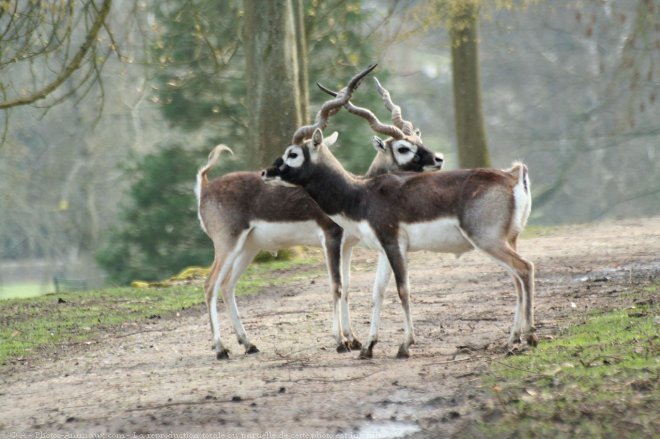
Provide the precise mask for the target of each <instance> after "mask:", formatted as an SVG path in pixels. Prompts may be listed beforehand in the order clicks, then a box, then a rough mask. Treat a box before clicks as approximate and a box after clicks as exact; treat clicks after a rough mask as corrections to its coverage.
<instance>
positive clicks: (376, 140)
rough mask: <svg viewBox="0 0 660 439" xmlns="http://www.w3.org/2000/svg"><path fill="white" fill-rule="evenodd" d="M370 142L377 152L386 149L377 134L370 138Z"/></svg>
mask: <svg viewBox="0 0 660 439" xmlns="http://www.w3.org/2000/svg"><path fill="white" fill-rule="evenodd" d="M371 144H372V145H373V146H374V149H375V150H376V151H379V152H385V151H387V148H385V141H384V140H383V139H381V138H380V137H378V136H373V137H372V138H371Z"/></svg>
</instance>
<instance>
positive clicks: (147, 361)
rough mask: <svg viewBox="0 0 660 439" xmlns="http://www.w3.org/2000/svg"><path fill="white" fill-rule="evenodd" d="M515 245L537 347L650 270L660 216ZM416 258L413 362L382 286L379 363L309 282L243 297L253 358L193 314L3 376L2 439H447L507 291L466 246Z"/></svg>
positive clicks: (367, 269) (364, 298) (487, 358)
mask: <svg viewBox="0 0 660 439" xmlns="http://www.w3.org/2000/svg"><path fill="white" fill-rule="evenodd" d="M519 246H520V252H521V254H523V255H525V256H526V257H527V258H529V259H530V260H532V261H534V262H535V264H536V266H537V295H536V316H537V327H538V329H539V334H540V336H541V341H543V339H544V338H547V337H548V336H552V334H555V333H556V332H558V330H559V329H560V328H562V327H564V326H566V325H567V324H568V322H569V321H571V320H572V319H576V318H579V315H581V314H583V313H584V312H585V310H588V309H591V308H607V307H616V306H621V305H622V304H624V303H626V302H625V301H626V300H630V299H629V298H628V299H626V297H625V293H626V291H627V290H628V289H630V288H632V287H633V286H634V285H639V284H640V283H641V284H645V283H648V282H651V281H652V280H653V279H656V278H657V275H658V272H659V271H660V217H658V218H652V219H638V220H625V221H618V222H607V223H602V224H596V225H588V226H573V227H564V228H560V229H557V230H553V231H552V232H550V233H549V234H547V235H546V236H540V237H536V238H532V239H526V240H523V241H521V242H520V244H519ZM355 260H356V261H355V264H354V267H355V268H354V270H353V278H352V284H351V291H352V295H351V299H352V312H353V321H354V325H355V329H356V331H357V332H358V334H359V336H360V337H361V338H362V339H364V338H365V337H366V334H367V330H368V324H369V315H370V301H371V298H370V296H371V282H372V280H373V268H372V267H373V266H374V264H375V255H374V254H373V253H370V252H367V251H357V252H356V257H355ZM410 267H411V288H412V292H413V304H412V309H413V317H414V322H415V330H416V340H417V344H415V345H414V346H413V347H412V349H411V353H412V358H410V359H409V360H396V359H394V356H395V354H396V351H397V348H398V345H399V343H400V341H401V338H402V328H403V324H402V312H401V307H400V305H399V303H398V297H397V295H396V293H395V292H394V290H393V289H392V287H390V289H389V290H388V295H387V297H386V300H385V305H384V309H383V318H382V323H381V332H380V342H379V344H378V345H377V347H376V348H375V351H374V359H373V360H369V361H364V360H362V361H361V360H358V359H357V353H356V352H353V353H350V354H341V355H340V354H337V353H336V352H335V351H334V342H333V339H332V337H331V335H330V328H331V321H330V316H331V313H330V297H329V293H328V291H327V285H326V284H327V282H326V279H325V277H316V278H314V279H310V280H306V281H305V282H301V283H299V284H296V285H293V284H292V285H289V286H287V287H286V288H278V289H277V291H269V292H265V293H263V294H259V295H256V296H251V297H244V298H239V308H240V309H241V312H242V315H243V318H244V323H245V325H246V329H247V331H248V333H249V334H250V335H251V336H252V339H253V341H254V342H255V343H256V344H257V346H258V347H259V348H260V349H261V351H262V352H261V353H260V354H258V355H254V356H249V357H248V356H244V355H243V354H242V349H241V348H240V347H239V346H238V345H237V344H236V342H235V337H234V335H233V332H232V331H231V329H230V327H229V322H228V317H227V314H226V312H224V310H223V312H222V314H221V318H222V331H223V340H224V341H226V342H228V343H227V345H228V347H229V348H230V349H231V350H232V353H233V355H232V358H231V359H230V360H229V361H217V360H215V358H214V355H213V353H212V351H211V350H210V334H209V328H208V324H207V318H206V314H205V312H204V311H203V310H202V309H201V308H200V309H199V312H198V313H193V314H191V315H184V316H181V317H177V318H172V319H167V320H163V321H159V322H157V323H155V324H149V325H144V326H141V327H137V328H136V329H135V331H133V333H132V334H131V333H126V334H120V335H117V334H108V336H107V337H106V338H105V339H104V340H103V343H101V344H98V345H94V346H92V347H90V348H88V349H84V350H80V351H78V352H77V353H75V354H72V355H69V356H67V357H66V358H62V359H59V360H56V361H53V362H49V363H47V362H43V361H42V362H38V364H36V365H32V366H26V367H22V368H16V367H11V368H10V367H6V368H5V369H4V370H3V369H0V372H1V373H2V377H1V378H0V383H1V386H0V407H2V409H1V410H0V436H2V437H16V438H18V437H31V438H35V437H40V438H42V439H43V438H46V437H50V438H54V437H65V436H58V434H61V433H66V432H70V433H77V434H81V433H94V432H98V433H110V434H104V435H102V436H100V437H126V438H135V437H145V438H146V437H147V435H148V434H150V433H210V434H208V435H206V436H204V435H201V434H200V435H197V436H196V435H183V434H180V435H178V436H177V435H175V434H170V435H169V437H170V438H175V437H191V438H193V437H209V438H221V437H237V438H241V437H246V438H247V437H252V438H276V437H282V438H287V437H307V438H314V437H316V438H324V437H333V438H334V437H398V436H401V435H403V434H405V433H414V432H417V435H424V434H425V433H424V432H428V431H433V432H434V433H433V436H435V435H436V434H438V433H442V434H443V435H449V434H451V433H452V432H454V431H456V429H457V428H459V427H460V426H461V425H462V423H464V422H469V421H470V419H471V418H473V417H474V416H476V415H478V413H479V410H478V408H479V404H480V402H479V401H478V397H477V392H476V390H475V388H476V386H477V385H478V384H479V383H480V374H481V373H483V371H485V370H486V369H487V367H488V365H489V364H490V363H491V362H492V361H496V360H497V359H499V358H502V355H503V350H502V345H503V343H504V342H505V340H506V337H507V334H508V330H509V325H510V324H511V321H512V316H513V314H512V313H513V306H514V301H515V299H514V290H513V285H512V283H511V280H510V278H509V276H508V274H506V273H505V272H504V270H503V269H501V268H500V267H499V266H498V265H496V264H495V263H493V262H492V261H491V260H489V259H488V258H486V257H484V256H483V255H481V254H478V253H476V252H472V253H469V254H466V255H464V256H463V257H461V259H459V260H458V261H456V260H455V258H454V257H453V256H451V255H437V254H429V253H417V254H412V255H411V261H410ZM15 433H18V434H15ZM21 433H25V434H26V435H25V436H21ZM232 434H236V435H232ZM297 434H298V435H297ZM48 435H50V436H48ZM296 435H297V436H296ZM87 437H89V436H87ZM161 437H167V436H161Z"/></svg>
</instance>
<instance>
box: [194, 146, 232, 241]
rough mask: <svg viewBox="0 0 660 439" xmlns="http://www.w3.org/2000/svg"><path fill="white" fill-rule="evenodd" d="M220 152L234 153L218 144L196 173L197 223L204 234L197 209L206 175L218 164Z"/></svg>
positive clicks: (202, 223) (204, 228)
mask: <svg viewBox="0 0 660 439" xmlns="http://www.w3.org/2000/svg"><path fill="white" fill-rule="evenodd" d="M222 151H229V152H230V153H231V154H234V152H233V151H232V150H231V149H230V148H229V147H228V146H227V145H223V144H220V145H218V146H216V147H215V148H213V150H212V151H211V152H210V153H209V159H208V161H207V162H206V164H205V165H204V166H202V167H201V168H199V171H197V181H196V182H195V198H197V216H199V221H200V223H201V225H202V229H203V230H204V231H205V232H206V227H204V222H203V221H202V216H201V213H200V211H199V207H200V204H201V202H202V189H203V188H204V186H205V185H206V184H207V183H208V181H209V179H208V177H207V176H206V174H207V173H208V172H209V171H210V170H211V168H213V166H215V164H216V163H218V160H219V159H220V154H221V153H222Z"/></svg>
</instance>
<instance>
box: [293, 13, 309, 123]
mask: <svg viewBox="0 0 660 439" xmlns="http://www.w3.org/2000/svg"><path fill="white" fill-rule="evenodd" d="M293 18H294V25H295V30H296V34H295V39H296V50H297V51H298V87H299V88H300V114H301V116H302V122H303V124H305V123H308V121H309V117H310V114H309V75H308V72H307V36H306V35H305V1H304V0H293Z"/></svg>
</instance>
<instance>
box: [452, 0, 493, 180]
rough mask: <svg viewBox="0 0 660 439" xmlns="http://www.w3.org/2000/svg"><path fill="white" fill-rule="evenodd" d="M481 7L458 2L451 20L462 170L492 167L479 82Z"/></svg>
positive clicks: (457, 136) (453, 69) (469, 2)
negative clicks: (478, 24)
mask: <svg viewBox="0 0 660 439" xmlns="http://www.w3.org/2000/svg"><path fill="white" fill-rule="evenodd" d="M478 17H479V7H478V6H477V4H475V3H474V2H473V1H471V0H470V1H460V2H455V3H454V5H453V11H452V16H451V30H450V34H451V44H452V48H451V59H452V63H451V64H452V77H453V89H454V113H455V119H456V139H457V143H458V162H459V165H460V166H461V167H462V168H477V167H488V166H490V165H491V164H490V154H489V152H488V145H487V143H486V132H485V130H484V121H483V114H482V111H481V84H480V81H479V42H478V39H477V23H478Z"/></svg>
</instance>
